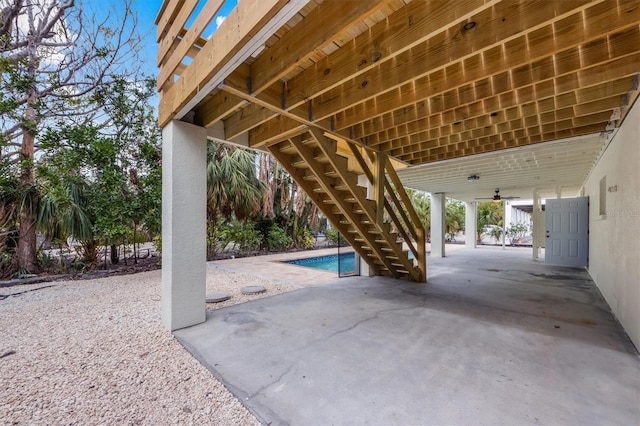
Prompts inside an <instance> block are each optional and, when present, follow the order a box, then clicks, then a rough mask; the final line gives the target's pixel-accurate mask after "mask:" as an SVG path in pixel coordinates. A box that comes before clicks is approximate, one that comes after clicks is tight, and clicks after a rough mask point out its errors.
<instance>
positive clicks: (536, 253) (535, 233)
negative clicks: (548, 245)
mask: <svg viewBox="0 0 640 426" xmlns="http://www.w3.org/2000/svg"><path fill="white" fill-rule="evenodd" d="M541 216H542V208H541V207H540V192H539V191H537V190H534V191H533V210H532V212H531V222H532V225H533V230H532V233H531V236H532V238H533V243H532V246H533V247H532V248H533V253H532V258H533V260H538V258H539V257H540V246H541V244H540V237H539V235H540V229H539V227H540V226H542V225H541V223H540V217H541Z"/></svg>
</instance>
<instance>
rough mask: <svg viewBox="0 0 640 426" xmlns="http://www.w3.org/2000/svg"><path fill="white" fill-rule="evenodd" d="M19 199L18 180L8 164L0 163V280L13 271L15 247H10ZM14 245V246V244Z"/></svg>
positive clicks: (14, 230) (14, 229)
mask: <svg viewBox="0 0 640 426" xmlns="http://www.w3.org/2000/svg"><path fill="white" fill-rule="evenodd" d="M19 199H20V197H19V196H18V180H17V179H16V178H15V174H14V173H11V170H10V166H9V164H8V162H5V161H1V162H0V278H4V277H7V276H10V275H11V274H12V273H13V272H14V269H15V265H16V263H15V247H10V246H11V244H10V241H11V235H12V234H15V232H16V215H17V208H18V204H19V202H18V201H19ZM14 245H15V244H14Z"/></svg>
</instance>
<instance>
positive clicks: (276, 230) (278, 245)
mask: <svg viewBox="0 0 640 426" xmlns="http://www.w3.org/2000/svg"><path fill="white" fill-rule="evenodd" d="M266 243H267V248H268V250H269V251H280V250H284V249H286V248H288V247H289V246H290V245H291V243H292V240H291V237H289V236H288V235H287V233H286V232H285V231H284V229H282V228H281V227H279V226H278V225H277V224H275V223H274V224H273V225H271V228H269V231H268V233H267V241H266Z"/></svg>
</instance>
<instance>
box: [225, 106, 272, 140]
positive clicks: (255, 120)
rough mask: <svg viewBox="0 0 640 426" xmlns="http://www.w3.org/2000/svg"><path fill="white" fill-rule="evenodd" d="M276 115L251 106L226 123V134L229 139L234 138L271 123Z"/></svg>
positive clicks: (264, 109)
mask: <svg viewBox="0 0 640 426" xmlns="http://www.w3.org/2000/svg"><path fill="white" fill-rule="evenodd" d="M274 115H275V113H274V112H273V111H272V110H270V109H268V108H265V107H263V106H260V105H257V104H249V105H247V106H246V107H245V108H242V109H240V110H239V111H237V112H236V113H235V114H233V115H231V116H230V117H229V118H228V119H226V120H225V121H224V129H225V133H226V135H227V137H228V138H234V137H236V136H238V135H240V134H242V133H246V132H247V131H249V130H251V129H253V128H254V127H258V126H259V125H261V124H262V123H265V122H267V121H269V120H270V119H272V118H273V117H274Z"/></svg>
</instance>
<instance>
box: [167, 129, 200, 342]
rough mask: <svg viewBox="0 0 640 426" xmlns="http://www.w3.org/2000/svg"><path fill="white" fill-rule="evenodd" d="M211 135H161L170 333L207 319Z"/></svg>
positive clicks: (188, 132) (185, 132) (171, 131)
mask: <svg viewBox="0 0 640 426" xmlns="http://www.w3.org/2000/svg"><path fill="white" fill-rule="evenodd" d="M206 162H207V133H206V129H204V128H202V127H198V126H194V125H192V124H188V123H183V122H181V121H172V122H170V123H169V124H167V126H166V127H165V128H164V129H163V130H162V321H163V323H164V325H165V326H166V327H167V328H168V329H169V330H171V331H173V330H177V329H179V328H184V327H189V326H191V325H195V324H199V323H201V322H204V321H205V318H206V305H205V297H206V276H205V274H206V267H207V265H206V261H207V258H206V214H207V213H206V194H207V175H206V170H207V163H206Z"/></svg>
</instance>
